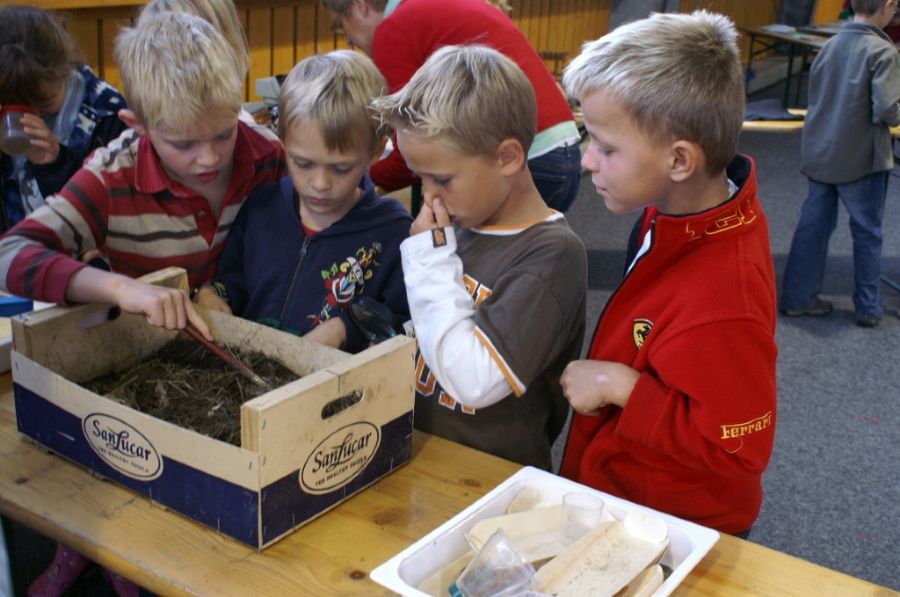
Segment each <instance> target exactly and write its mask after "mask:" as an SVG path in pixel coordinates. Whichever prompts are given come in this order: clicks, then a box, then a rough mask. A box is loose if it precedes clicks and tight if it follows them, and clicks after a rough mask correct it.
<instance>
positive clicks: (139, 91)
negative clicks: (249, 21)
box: [115, 12, 243, 131]
mask: <svg viewBox="0 0 900 597" xmlns="http://www.w3.org/2000/svg"><path fill="white" fill-rule="evenodd" d="M115 55H116V61H117V62H118V64H119V68H120V69H121V74H122V86H123V94H124V95H125V99H126V100H127V101H128V107H129V108H130V109H131V110H133V111H134V113H135V116H136V117H137V119H138V120H139V121H140V122H141V124H142V125H143V126H145V127H147V128H153V129H161V130H168V131H180V130H185V129H191V128H193V127H194V126H196V123H197V122H198V121H201V120H206V119H209V117H210V116H212V117H219V116H225V115H229V114H233V115H234V117H235V119H237V115H238V113H239V112H240V109H241V92H242V86H243V84H242V82H241V77H240V75H239V73H238V69H237V68H236V67H235V62H234V51H233V50H232V48H231V46H230V45H229V44H228V42H227V41H226V40H225V38H224V37H223V36H222V35H221V34H220V33H219V32H218V31H217V30H216V28H215V27H213V26H212V25H211V24H210V23H209V22H208V21H206V20H204V19H202V18H200V17H197V16H194V15H190V14H183V13H173V12H167V13H160V14H157V15H147V17H146V18H144V17H142V18H141V19H140V20H139V23H138V25H137V26H135V27H129V28H126V29H123V30H122V32H121V33H120V34H119V36H118V37H117V38H116V47H115Z"/></svg>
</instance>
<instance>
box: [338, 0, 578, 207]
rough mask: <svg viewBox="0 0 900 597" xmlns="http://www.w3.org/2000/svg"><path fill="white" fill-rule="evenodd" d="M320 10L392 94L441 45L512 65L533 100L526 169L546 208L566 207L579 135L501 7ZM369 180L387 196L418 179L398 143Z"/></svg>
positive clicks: (376, 2) (468, 3) (427, 1)
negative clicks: (485, 52) (490, 54)
mask: <svg viewBox="0 0 900 597" xmlns="http://www.w3.org/2000/svg"><path fill="white" fill-rule="evenodd" d="M322 5H323V6H324V7H325V8H326V9H327V10H328V11H329V12H331V14H332V17H333V18H334V24H335V25H336V26H340V27H341V28H342V29H343V30H344V32H345V33H346V35H347V41H348V42H349V43H350V44H351V45H353V46H356V47H358V48H360V49H362V50H364V51H365V52H366V53H368V54H369V56H371V57H372V60H373V62H375V65H376V66H377V67H378V70H380V71H381V74H382V75H384V78H385V79H386V80H387V83H388V89H389V91H390V92H391V93H393V92H395V91H398V90H399V89H400V88H402V87H403V86H404V85H406V83H407V82H408V81H409V80H410V79H411V78H412V76H413V74H414V73H415V72H416V71H417V70H418V69H419V67H420V66H422V65H423V64H424V63H425V61H426V60H427V59H428V57H429V56H431V54H432V53H433V52H434V51H435V50H437V49H438V48H441V47H443V46H449V45H461V44H473V43H477V44H482V45H486V46H488V47H491V48H494V49H495V50H498V51H499V52H501V53H503V54H505V55H506V56H507V57H509V58H510V59H512V60H513V61H514V62H515V63H516V64H518V65H519V67H520V68H521V69H522V70H523V71H524V72H525V75H526V76H527V77H528V79H529V80H530V81H531V84H532V86H533V87H534V92H535V96H536V99H537V108H538V113H537V118H538V122H537V129H538V133H537V136H536V137H535V139H534V142H533V143H532V145H531V147H530V148H529V150H528V169H529V170H530V171H531V175H532V178H533V179H534V183H535V185H536V186H537V188H538V192H540V194H541V197H543V199H544V201H545V202H546V203H547V205H548V206H550V207H552V208H553V209H557V210H559V211H566V210H567V209H568V208H569V206H570V205H571V204H572V201H573V200H574V199H575V196H576V195H577V194H578V186H579V180H580V177H581V164H580V162H581V151H580V150H579V148H578V143H579V141H580V137H579V134H578V128H577V126H576V124H575V120H574V117H573V116H572V110H571V108H570V107H569V104H568V102H567V101H566V98H565V96H564V95H563V93H562V91H561V90H560V88H559V86H558V85H557V83H556V79H554V78H553V75H552V74H550V71H548V70H547V67H546V66H545V65H544V63H543V61H542V60H541V58H540V56H538V53H537V52H536V51H535V49H534V48H533V47H532V46H531V44H530V43H529V42H528V39H527V38H526V37H525V35H524V34H523V33H522V32H521V31H519V29H518V28H517V27H516V25H515V23H513V21H512V20H511V19H510V18H509V17H508V16H507V15H506V13H505V11H504V10H503V9H502V7H501V8H498V7H497V6H494V5H492V3H490V2H486V1H485V0H454V1H453V2H447V1H445V0H322ZM370 174H371V177H372V180H373V181H375V184H377V185H378V186H380V187H381V188H383V189H385V190H387V191H393V190H396V189H400V188H403V187H405V186H409V185H410V184H412V183H413V182H414V181H415V179H416V178H415V175H414V174H413V173H412V172H410V171H409V169H408V168H407V167H406V161H405V160H404V159H403V156H402V154H401V153H400V152H399V151H397V149H396V144H395V147H394V150H393V151H392V152H391V153H390V154H389V155H388V156H387V157H385V158H384V159H382V160H380V161H379V162H377V163H376V164H375V165H374V166H373V167H372V169H371V172H370Z"/></svg>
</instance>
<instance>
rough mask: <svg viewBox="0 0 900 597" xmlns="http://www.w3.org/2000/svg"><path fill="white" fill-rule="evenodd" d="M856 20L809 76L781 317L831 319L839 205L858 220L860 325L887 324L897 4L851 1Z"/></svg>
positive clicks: (897, 111) (898, 65)
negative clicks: (885, 260) (884, 253)
mask: <svg viewBox="0 0 900 597" xmlns="http://www.w3.org/2000/svg"><path fill="white" fill-rule="evenodd" d="M853 10H854V12H855V16H854V17H853V20H852V21H851V22H848V23H845V24H844V25H842V26H841V28H840V30H839V31H838V33H837V35H835V36H834V37H832V38H831V39H829V40H828V42H826V43H825V45H824V46H823V47H822V50H821V51H820V52H819V55H818V56H817V57H816V60H815V61H814V62H813V65H812V69H811V70H810V75H809V112H808V114H807V116H806V122H805V124H804V125H803V138H802V142H801V153H802V158H801V170H802V172H803V174H805V175H806V177H807V178H809V195H808V196H807V198H806V201H805V202H804V203H803V208H802V210H801V212H800V221H799V222H798V223H797V229H796V230H795V231H794V239H793V241H792V242H791V252H790V254H789V255H788V261H787V266H786V267H785V270H784V280H783V282H782V291H781V299H780V305H779V307H780V310H781V313H782V314H783V315H787V316H789V317H796V316H800V315H815V316H821V315H828V314H829V313H831V311H832V309H833V306H832V304H831V303H830V302H828V301H826V300H823V299H822V298H820V297H819V292H820V291H821V290H822V278H823V277H824V275H825V262H826V259H827V257H828V240H829V238H831V233H832V232H834V228H835V226H836V224H837V210H838V198H840V200H841V201H842V202H843V204H844V206H845V207H846V208H847V212H848V213H849V214H850V233H851V235H852V236H853V274H854V281H855V287H856V289H855V291H854V293H853V306H854V308H855V310H856V324H857V325H859V326H861V327H866V328H872V327H875V326H876V325H878V323H879V322H880V321H881V314H882V312H883V308H882V306H881V295H880V292H879V283H880V279H881V245H882V233H881V221H882V218H883V217H884V203H885V197H886V195H887V184H888V174H889V172H890V170H891V168H893V167H894V154H893V152H892V150H891V132H890V129H889V127H891V126H896V125H897V124H900V105H898V103H897V102H898V100H900V54H898V53H897V48H896V47H894V44H893V42H891V40H890V38H889V37H888V36H887V35H886V34H885V33H884V31H883V29H884V27H885V26H886V25H887V24H888V23H890V22H891V19H893V18H894V14H895V12H896V10H897V0H853Z"/></svg>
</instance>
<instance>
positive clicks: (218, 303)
mask: <svg viewBox="0 0 900 597" xmlns="http://www.w3.org/2000/svg"><path fill="white" fill-rule="evenodd" d="M194 302H195V303H197V304H198V305H203V306H204V307H206V308H207V309H212V310H213V311H220V312H222V313H226V314H228V315H231V314H232V313H231V307H229V306H228V303H226V302H225V301H224V300H222V297H221V296H219V295H218V294H217V293H216V291H215V289H213V288H211V287H209V286H203V287H201V288H200V290H198V291H197V296H195V297H194Z"/></svg>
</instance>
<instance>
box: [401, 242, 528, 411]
mask: <svg viewBox="0 0 900 597" xmlns="http://www.w3.org/2000/svg"><path fill="white" fill-rule="evenodd" d="M436 230H437V231H439V232H437V233H433V232H422V233H419V234H416V235H414V236H411V237H409V238H407V239H406V240H404V241H403V243H402V244H401V245H400V254H401V256H402V259H403V277H404V280H405V283H406V295H407V299H408V301H409V313H410V315H411V317H412V322H413V327H414V328H415V332H416V340H417V341H418V343H419V350H420V351H421V353H422V357H424V359H425V362H426V363H427V364H428V367H429V369H431V372H432V374H434V376H435V378H436V379H437V381H438V382H439V383H440V384H441V387H442V388H443V389H444V391H445V392H447V394H449V395H450V396H451V397H453V399H455V400H456V401H457V402H459V403H461V404H463V405H465V406H471V407H473V408H484V407H486V406H490V405H491V404H495V403H497V402H499V401H500V400H502V399H503V398H505V397H506V396H508V395H510V394H511V393H512V391H513V390H512V387H511V386H510V384H509V382H508V381H507V379H506V377H505V376H504V375H503V371H502V370H501V369H500V366H499V365H498V364H497V362H496V361H495V360H494V359H493V357H492V356H491V354H490V352H489V351H488V349H487V347H486V346H485V345H484V344H483V343H482V342H481V340H479V339H478V337H477V336H476V327H475V301H474V300H473V299H472V297H471V296H470V294H469V291H468V290H467V289H466V286H465V283H464V281H463V267H462V261H461V260H460V258H459V255H457V254H456V234H455V232H454V229H453V227H452V226H451V227H447V228H438V229H436ZM441 232H442V233H443V238H440V235H441ZM435 234H436V235H437V237H438V238H439V242H436V241H434V240H433V239H434V238H435ZM440 242H444V243H445V244H443V245H440ZM436 245H437V246H436Z"/></svg>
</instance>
